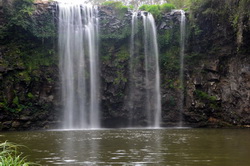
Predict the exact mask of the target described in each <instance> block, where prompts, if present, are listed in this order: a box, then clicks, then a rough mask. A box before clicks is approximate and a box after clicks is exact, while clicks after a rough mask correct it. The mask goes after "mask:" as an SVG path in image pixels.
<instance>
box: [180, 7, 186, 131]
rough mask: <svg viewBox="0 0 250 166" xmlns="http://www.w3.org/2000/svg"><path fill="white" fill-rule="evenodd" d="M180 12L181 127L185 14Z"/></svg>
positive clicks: (181, 119)
mask: <svg viewBox="0 0 250 166" xmlns="http://www.w3.org/2000/svg"><path fill="white" fill-rule="evenodd" d="M179 12H180V13H181V20H180V76H179V77H180V78H179V79H180V88H181V89H180V102H179V109H180V122H179V123H180V124H179V126H180V127H182V125H183V124H182V121H183V117H182V114H183V106H184V57H185V53H184V52H185V35H186V15H185V12H184V11H183V10H179Z"/></svg>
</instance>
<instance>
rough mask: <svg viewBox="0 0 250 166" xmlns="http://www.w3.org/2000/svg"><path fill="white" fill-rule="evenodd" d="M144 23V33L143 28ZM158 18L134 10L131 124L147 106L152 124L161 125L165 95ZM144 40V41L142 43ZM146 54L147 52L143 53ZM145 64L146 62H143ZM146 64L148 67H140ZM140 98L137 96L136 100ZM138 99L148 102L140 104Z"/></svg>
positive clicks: (149, 125) (150, 123)
mask: <svg viewBox="0 0 250 166" xmlns="http://www.w3.org/2000/svg"><path fill="white" fill-rule="evenodd" d="M139 24H142V26H143V33H141V32H140V30H139ZM156 34H157V33H156V26H155V20H154V17H153V16H152V14H150V13H148V12H134V13H133V15H132V33H131V43H130V93H129V102H128V103H129V109H130V116H131V117H130V118H131V119H132V122H131V124H134V123H135V122H133V121H136V120H137V119H136V118H135V117H133V116H134V115H135V114H136V112H137V111H139V110H138V109H144V111H145V117H146V121H147V122H146V123H147V126H148V127H160V122H161V95H160V71H159V51H158V44H157V35H156ZM141 43H142V44H141ZM142 55H143V56H142ZM140 62H142V64H140ZM141 65H142V66H141ZM142 67H144V71H141V70H140V69H141V68H142ZM136 99H137V100H136ZM138 102H141V103H143V104H144V107H143V108H137V105H138Z"/></svg>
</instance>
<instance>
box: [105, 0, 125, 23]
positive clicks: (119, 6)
mask: <svg viewBox="0 0 250 166" xmlns="http://www.w3.org/2000/svg"><path fill="white" fill-rule="evenodd" d="M101 5H103V6H108V7H111V8H113V9H114V10H115V12H116V14H117V15H118V18H120V19H122V18H123V17H124V15H125V13H126V12H127V11H128V9H129V7H128V6H125V5H123V3H122V2H116V1H107V2H103V3H102V4H101Z"/></svg>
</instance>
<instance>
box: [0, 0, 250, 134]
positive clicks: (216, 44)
mask: <svg viewBox="0 0 250 166" xmlns="http://www.w3.org/2000/svg"><path fill="white" fill-rule="evenodd" d="M5 1H6V0H5ZM242 1H244V0H242ZM6 2H7V1H6ZM8 2H11V1H8ZM204 2H205V1H204ZM206 2H211V4H209V5H208V4H206V3H204V4H203V5H200V6H198V5H197V6H198V7H197V8H192V9H191V11H190V12H189V13H188V14H187V19H188V25H187V30H186V31H187V34H186V52H185V78H184V80H185V83H184V84H185V86H184V87H180V80H179V52H180V48H179V46H180V43H179V39H180V13H179V12H169V13H162V14H161V15H160V16H158V17H157V19H156V23H157V29H158V43H159V50H160V66H161V69H160V70H161V96H162V119H163V122H162V126H176V125H177V124H179V121H180V112H181V111H180V108H181V107H180V102H181V101H180V96H181V93H182V92H183V91H184V101H185V103H184V111H183V121H184V122H183V124H184V125H187V126H194V127H229V126H242V127H244V126H245V127H247V126H249V125H250V108H249V107H250V104H249V103H250V102H249V100H250V90H249V88H250V80H249V79H250V67H249V66H250V65H249V62H250V59H249V54H250V47H249V43H250V28H249V25H250V21H249V15H248V14H246V13H244V12H238V10H237V9H239V8H240V5H242V4H240V2H241V1H239V2H238V1H237V3H236V1H234V0H230V3H229V1H220V4H213V3H215V2H212V1H210V0H206ZM12 3H13V2H12ZM225 3H226V4H227V5H225ZM5 4H7V6H5V8H3V9H2V8H1V7H0V27H1V29H0V34H1V45H0V93H1V94H0V129H1V130H27V129H43V128H53V127H56V126H57V125H58V124H59V123H60V118H61V116H60V114H61V113H60V107H61V106H60V99H59V97H58V96H60V95H59V92H60V86H59V79H58V77H59V76H58V75H59V70H58V55H57V49H56V47H57V37H56V36H57V35H56V33H57V32H56V26H57V25H56V24H57V16H56V5H54V4H53V3H52V4H47V3H46V4H44V3H41V2H38V3H37V4H35V5H33V4H32V6H33V7H34V9H35V10H34V11H33V10H32V13H33V14H30V13H29V11H28V12H27V13H22V11H20V10H19V8H13V7H12V8H11V10H10V6H11V3H5ZM228 5H229V6H228ZM243 5H244V6H246V7H247V5H249V4H248V3H246V4H243ZM214 6H217V7H218V8H216V7H214ZM211 7H214V8H216V10H215V11H216V12H217V14H216V12H215V13H213V12H212V11H211V10H209V9H210V8H211ZM99 9H100V13H99V14H100V32H101V33H100V62H101V64H100V65H101V72H100V73H101V82H102V84H101V89H102V92H101V93H102V95H101V100H102V103H101V108H102V123H103V126H105V127H116V126H117V127H121V126H122V127H126V126H127V125H128V123H129V119H130V118H131V115H130V114H129V109H128V107H127V104H126V101H127V99H128V93H129V89H128V87H129V79H128V78H129V57H130V55H129V54H130V52H129V42H130V33H131V32H130V31H131V12H130V11H128V10H127V9H126V10H124V9H117V8H112V7H109V6H100V7H99ZM13 11H14V12H13ZM219 11H223V12H219ZM236 11H237V12H236ZM13 13H17V14H13ZM218 13H219V14H218ZM230 13H231V14H232V13H234V14H235V15H230ZM236 14H237V15H236ZM20 15H21V16H20ZM233 16H235V19H232V18H233ZM7 18H12V19H7ZM17 18H19V19H20V21H19V22H16V21H15V20H16V19H17ZM232 20H234V21H232ZM235 20H236V21H235ZM3 27H4V28H3ZM27 27H29V28H27ZM183 88H184V89H183ZM136 100H138V101H139V100H141V99H139V98H138V99H136ZM143 104H144V103H143V102H141V103H140V104H139V105H138V106H137V107H138V110H140V108H143ZM142 111H143V110H141V112H140V111H138V113H137V114H136V115H134V117H133V118H135V119H137V120H138V124H140V125H143V124H144V123H145V119H144V116H143V114H142Z"/></svg>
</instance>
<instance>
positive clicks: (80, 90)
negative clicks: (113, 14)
mask: <svg viewBox="0 0 250 166" xmlns="http://www.w3.org/2000/svg"><path fill="white" fill-rule="evenodd" d="M58 8H59V54H60V73H61V87H62V102H63V110H64V122H63V128H64V129H86V128H99V127H100V118H99V69H98V66H99V65H98V59H99V57H98V17H97V16H98V10H97V8H96V7H95V6H92V5H90V4H85V3H84V2H80V1H79V2H78V1H69V2H66V1H64V2H63V1H62V2H60V1H59V2H58Z"/></svg>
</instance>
